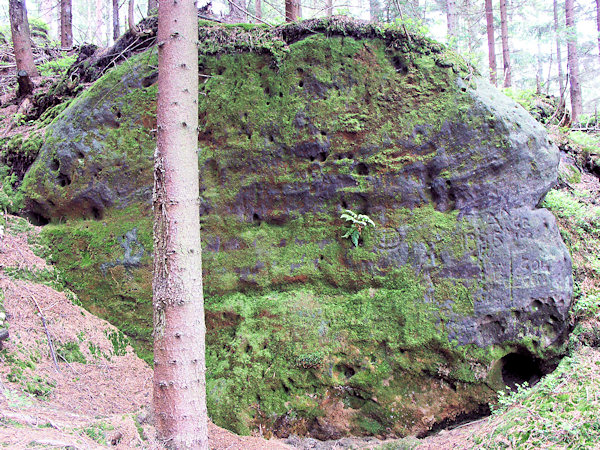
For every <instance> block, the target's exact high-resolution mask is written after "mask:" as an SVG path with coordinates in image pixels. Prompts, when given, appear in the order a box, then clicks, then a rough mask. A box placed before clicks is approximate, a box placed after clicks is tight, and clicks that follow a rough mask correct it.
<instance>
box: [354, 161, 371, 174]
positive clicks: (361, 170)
mask: <svg viewBox="0 0 600 450" xmlns="http://www.w3.org/2000/svg"><path fill="white" fill-rule="evenodd" d="M356 173H357V174H359V175H369V167H368V166H367V165H366V164H365V163H359V164H358V165H357V166H356Z"/></svg>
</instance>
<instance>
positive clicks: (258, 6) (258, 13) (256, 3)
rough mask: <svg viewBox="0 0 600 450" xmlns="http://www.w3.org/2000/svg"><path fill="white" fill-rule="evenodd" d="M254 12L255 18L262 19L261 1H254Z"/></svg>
mask: <svg viewBox="0 0 600 450" xmlns="http://www.w3.org/2000/svg"><path fill="white" fill-rule="evenodd" d="M254 12H255V14H256V17H258V18H259V19H262V2H261V0H254ZM257 22H258V21H257Z"/></svg>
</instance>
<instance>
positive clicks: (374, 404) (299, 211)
mask: <svg viewBox="0 0 600 450" xmlns="http://www.w3.org/2000/svg"><path fill="white" fill-rule="evenodd" d="M200 37H201V43H200V52H199V57H198V63H199V69H200V74H201V76H200V85H199V89H200V96H199V104H198V114H199V120H200V125H199V136H198V138H199V150H200V151H199V162H200V166H201V175H200V177H201V186H202V187H201V215H202V217H201V221H202V227H203V230H202V232H203V235H202V239H203V279H204V287H205V293H206V321H207V328H208V334H207V341H208V346H207V367H208V371H207V396H208V406H209V411H210V414H211V417H212V419H213V420H214V421H215V422H216V423H217V424H219V425H223V426H227V427H229V428H231V429H233V430H235V431H237V432H239V433H248V432H249V431H250V430H251V429H253V428H254V427H257V426H258V425H259V424H260V425H262V426H263V427H266V429H269V430H271V431H273V432H274V433H276V434H279V435H283V434H285V433H288V432H297V433H310V434H312V435H314V436H321V437H328V436H327V435H326V433H325V432H324V431H323V429H322V424H323V423H327V420H328V417H330V416H331V415H332V414H333V411H337V410H338V409H342V410H345V411H346V412H348V414H349V415H348V417H352V419H351V420H349V421H348V423H346V424H345V425H344V426H341V427H340V428H339V429H337V431H336V432H337V433H339V434H340V435H341V434H345V433H350V432H352V433H359V434H396V435H405V434H408V433H418V432H422V431H424V430H426V429H428V428H429V427H430V426H431V425H432V424H433V423H435V422H438V421H441V420H444V419H447V418H448V417H455V416H456V415H457V414H460V413H462V412H471V411H475V410H477V408H478V407H479V405H480V404H481V403H485V402H487V401H488V400H489V399H490V398H492V396H493V395H494V392H493V390H492V389H491V388H490V387H489V385H488V380H486V377H488V376H489V377H492V378H493V380H492V379H491V378H490V380H489V382H490V383H492V384H493V385H494V386H495V385H496V384H497V383H499V382H500V380H499V377H498V369H497V366H495V365H494V364H495V363H496V362H497V361H498V360H500V359H501V358H502V357H503V356H505V355H506V354H508V353H511V352H514V351H517V350H523V349H528V350H529V351H530V352H531V353H532V354H535V355H536V356H539V357H545V356H547V355H548V354H551V353H552V352H553V351H555V349H556V346H555V347H552V346H549V345H546V344H545V343H546V341H547V337H548V336H550V335H552V336H553V337H556V336H555V333H558V331H556V332H555V329H554V328H553V329H552V330H550V332H546V331H544V330H543V326H544V325H543V323H542V322H543V317H542V314H541V313H540V314H538V315H537V316H535V317H533V318H532V319H531V321H530V322H525V321H524V322H523V323H521V322H519V321H518V320H513V321H512V322H510V323H509V324H507V326H505V328H504V331H502V326H503V325H502V324H500V325H499V324H498V323H497V322H501V319H499V318H498V316H499V315H501V314H503V311H496V310H493V309H492V308H491V306H490V305H487V304H486V302H487V301H488V298H490V299H491V300H490V302H492V301H493V302H496V303H497V299H496V298H492V296H491V294H489V292H492V293H495V292H500V293H502V294H504V291H506V292H509V294H508V296H507V298H508V299H509V300H507V302H509V301H512V302H513V303H515V305H512V306H514V308H513V309H514V311H515V317H516V314H517V313H521V311H523V310H524V309H527V308H528V307H529V305H528V304H518V305H517V304H516V300H514V299H515V298H517V299H518V298H520V297H519V292H518V291H517V290H516V289H517V288H518V289H525V288H523V287H522V286H518V285H515V286H516V288H515V290H513V284H515V280H513V279H512V278H510V277H504V275H503V274H504V272H501V270H503V267H504V266H502V267H500V268H498V267H496V266H497V265H498V263H497V261H495V260H492V261H490V254H492V253H493V250H494V248H493V245H494V242H495V239H496V234H494V233H496V231H497V228H499V227H500V228H501V227H504V228H501V230H504V231H506V230H508V231H506V233H507V235H508V236H509V239H513V240H514V242H515V244H514V247H515V248H517V249H518V248H519V245H521V244H523V245H525V244H527V245H530V246H531V245H538V243H537V241H536V243H535V244H531V243H530V241H528V240H524V239H530V238H529V237H527V236H526V237H523V236H522V235H520V234H517V233H521V234H523V231H522V228H523V227H521V228H520V229H521V231H518V232H517V231H515V228H514V227H513V228H509V225H510V220H509V219H507V218H506V217H505V216H500V215H498V216H496V215H495V214H497V211H496V210H494V209H493V208H492V207H491V206H490V204H489V202H490V196H489V195H488V194H489V192H490V190H493V187H494V186H495V183H498V182H499V180H502V176H503V175H502V173H503V172H502V170H500V169H499V168H503V169H504V170H507V169H505V168H506V167H514V168H515V169H514V170H515V171H516V172H517V173H518V175H514V176H513V177H512V178H511V182H513V181H514V183H519V184H520V186H521V187H522V189H521V191H522V192H524V194H523V195H522V197H523V199H521V197H519V199H517V200H515V201H513V200H511V199H508V200H507V199H505V198H496V197H494V201H496V202H497V205H496V206H498V207H499V208H500V212H503V211H504V212H505V213H506V210H511V211H512V210H518V211H521V210H520V209H519V208H524V205H529V208H532V207H533V206H534V205H535V204H537V201H539V197H540V196H541V195H543V193H544V191H545V190H547V186H549V185H550V184H551V181H552V180H551V178H552V161H551V158H550V157H549V156H547V155H546V154H545V153H544V152H547V154H551V153H552V152H551V151H550V150H548V149H547V148H546V147H544V145H545V143H543V142H542V141H543V138H542V137H541V134H539V132H538V131H536V129H533V131H531V133H532V135H533V136H535V139H534V140H533V141H532V142H533V144H531V145H529V141H527V140H526V139H522V136H521V135H512V134H510V133H511V132H510V131H507V130H511V129H512V127H510V126H509V125H510V124H511V123H512V122H511V121H517V120H518V121H520V123H523V124H524V125H523V127H524V128H526V127H527V126H528V125H527V123H528V122H527V120H528V119H522V117H521V116H518V113H514V112H512V110H511V113H510V114H516V116H512V115H511V116H508V115H507V113H506V112H505V111H495V110H493V108H492V107H491V106H490V105H491V101H490V100H486V99H487V98H488V97H490V96H492V97H493V95H494V94H493V93H492V94H490V93H489V92H488V91H486V90H485V89H486V88H484V87H481V86H479V85H478V84H477V82H474V81H472V80H469V79H468V77H469V76H470V75H469V72H468V71H467V70H466V66H465V65H464V63H463V62H461V61H460V60H459V59H458V57H456V55H454V54H452V53H451V52H449V51H448V50H447V49H445V48H444V47H443V46H441V45H439V44H436V43H433V42H431V41H428V40H426V39H424V38H421V37H418V36H415V37H412V38H411V39H408V38H407V36H406V35H405V34H404V32H403V31H402V30H394V29H387V28H386V29H382V28H378V27H377V26H375V25H360V24H356V23H354V22H348V21H344V20H339V19H333V20H325V21H321V20H318V21H313V22H308V23H302V24H301V25H290V26H284V27H278V28H276V29H275V30H268V29H266V28H264V27H260V26H259V27H254V26H253V27H239V26H232V27H223V26H215V25H212V24H211V25H210V26H208V25H207V26H206V27H203V28H201V29H200ZM155 82H156V51H155V50H154V49H150V50H148V51H147V52H145V53H142V54H140V55H138V56H136V57H134V58H132V59H131V60H129V61H128V63H127V64H123V65H121V66H118V67H116V68H115V69H113V70H110V71H108V72H107V73H106V74H105V75H104V76H103V77H102V78H100V79H99V80H98V81H97V82H96V83H95V84H94V85H93V86H92V87H91V88H89V89H88V90H87V91H85V92H84V93H83V94H81V95H80V96H79V97H78V98H77V99H76V100H74V101H73V102H72V103H71V104H70V105H69V106H68V107H67V108H66V109H64V110H63V111H62V112H60V113H58V115H57V116H56V118H55V119H53V121H52V123H51V124H50V125H49V127H48V129H47V134H46V137H45V143H44V145H43V147H42V149H41V151H40V156H39V157H38V158H37V160H36V162H35V164H34V165H33V166H32V168H31V169H30V170H29V172H28V173H27V176H26V178H25V180H24V182H23V188H22V189H23V192H24V193H25V195H26V198H27V203H28V208H29V210H30V211H31V212H32V213H33V214H34V215H35V216H36V217H39V218H40V219H41V220H44V221H50V222H51V224H50V225H48V226H46V227H45V228H44V231H43V233H42V236H43V239H45V240H46V241H47V242H48V244H49V246H50V248H51V249H52V256H51V260H52V262H53V263H55V264H56V265H57V266H58V267H59V268H60V269H61V271H62V273H63V276H64V278H65V280H66V281H67V282H68V283H69V285H70V286H71V287H72V289H74V290H76V291H77V292H78V294H79V298H80V299H81V300H82V302H83V303H84V304H85V306H86V307H87V308H88V309H90V310H91V311H93V312H95V313H97V314H99V315H101V316H103V317H105V318H108V319H109V320H110V321H111V322H112V323H114V324H115V325H117V326H119V327H120V329H121V330H123V331H124V332H125V333H126V334H128V335H129V336H131V337H132V338H133V343H134V345H135V346H136V349H137V350H138V352H140V353H141V354H142V355H143V356H144V357H145V358H146V360H148V361H150V360H151V356H150V351H151V345H150V340H151V326H152V323H151V322H152V308H151V297H152V293H151V254H152V253H151V252H152V237H151V211H150V200H151V186H152V157H153V153H154V147H155V141H154V133H155V128H156V118H155V116H156V114H155V113H156V109H155V97H156V91H157V88H156V84H155ZM511 108H512V105H511ZM515 117H516V118H515ZM536 133H537V134H536ZM522 142H525V144H524V145H522ZM514 149H519V151H517V150H514ZM519 152H520V153H519ZM523 152H529V153H523ZM540 155H541V156H540ZM531 160H536V161H537V162H538V163H537V164H536V167H533V166H532V164H531V163H530V162H531ZM523 165H526V166H527V169H526V170H525V169H523V167H524V166H523ZM490 173H491V174H492V175H490ZM536 177H538V178H543V182H540V183H537V184H536V183H535V182H532V180H536V181H537V179H538V178H536ZM507 186H508V187H510V186H509V185H507ZM498 197H500V196H499V195H498ZM509 201H511V202H512V203H509ZM486 208H487V209H486ZM503 208H505V209H506V210H505V209H503ZM345 209H352V210H354V211H357V212H360V213H367V214H369V215H370V217H371V218H372V219H373V220H374V221H375V223H376V224H377V226H376V228H375V230H373V231H371V230H368V231H365V232H364V233H363V235H362V236H361V240H360V245H359V246H358V247H355V246H354V245H352V243H351V242H349V241H347V240H346V239H343V238H342V235H343V233H344V226H345V224H344V223H343V221H342V220H341V219H340V218H339V216H340V213H341V211H343V210H345ZM480 209H481V210H484V211H486V212H485V214H483V213H482V214H473V211H479V210H480ZM498 214H499V213H498ZM519 214H521V216H522V215H526V214H525V213H524V212H520V213H519ZM527 214H529V213H527ZM521 216H518V217H521ZM542 216H543V215H538V216H535V217H533V216H532V217H530V216H529V215H526V218H527V220H529V221H530V222H534V219H535V221H537V222H535V223H536V224H538V225H539V224H541V223H542V222H543V220H546V219H547V217H546V216H543V217H542ZM523 221H525V220H524V219H523ZM519 223H521V222H519ZM515 226H516V225H515ZM519 226H521V225H519ZM536 226H537V225H536ZM539 226H540V227H541V226H542V225H539ZM510 227H512V225H510ZM546 228H547V230H549V231H547V233H549V234H548V235H549V236H550V234H551V233H552V232H553V231H552V230H553V229H552V227H551V224H550V222H547V227H546ZM515 236H516V237H515ZM552 236H553V235H552ZM548 241H549V242H553V241H552V238H549V239H548ZM510 242H511V243H512V242H513V241H510ZM511 245H512V244H511ZM549 245H550V244H549ZM538 247H539V248H541V250H539V252H540V254H541V255H542V256H543V258H541V259H543V260H544V261H545V262H544V264H545V265H546V266H548V267H554V266H556V265H557V264H559V263H558V262H557V261H560V262H561V264H562V262H563V259H562V258H563V254H562V253H561V251H560V249H559V250H557V251H552V250H548V251H546V250H545V247H544V246H543V245H542V244H539V245H538ZM515 253H516V250H515ZM511 258H513V256H511V255H509V256H508V258H507V259H508V260H511V261H512V259H511ZM494 264H496V265H494ZM561 267H562V266H561ZM496 275H498V277H499V278H501V279H500V280H499V281H496V280H495V277H496ZM558 278H560V277H558ZM567 281H568V280H567ZM567 281H565V280H562V281H560V283H563V284H561V286H563V285H564V286H563V290H564V291H565V292H566V290H567V289H568V286H567V285H568V282H567ZM516 282H518V283H520V282H521V281H519V280H516ZM518 283H517V284H518ZM557 283H558V281H557ZM548 289H549V290H552V289H554V290H557V289H558V288H556V286H554V285H552V286H550V287H549V288H548ZM513 292H516V294H514V295H513V294H512V293H513ZM562 293H563V291H561V292H560V295H562ZM494 295H495V294H494ZM523 296H524V297H526V296H527V295H526V294H523ZM557 297H558V296H557ZM566 303H568V302H566ZM566 303H565V304H566ZM494 307H495V306H494ZM544 307H545V306H544ZM553 307H554V306H553V305H549V306H547V308H550V309H548V311H550V312H548V314H550V313H554V312H555V311H554V310H552V309H551V308H553ZM486 308H487V309H489V311H487V310H486ZM544 311H545V310H544ZM556 314H557V315H558V316H560V314H562V312H560V311H558V312H556ZM560 317H562V316H560ZM560 317H559V320H558V321H557V327H559V326H560V323H561V322H560V320H561V318H560ZM485 327H487V328H485ZM497 329H498V330H501V331H500V332H501V333H505V334H503V335H500V338H498V339H497V336H495V335H494V332H495V331H496V330H497ZM481 330H483V331H481ZM558 340H560V339H558V338H557V341H558ZM492 367H495V368H496V369H492ZM494 383H495V384H494ZM336 408H337V409H336ZM263 429H264V428H263ZM323 433H325V435H324V434H323ZM329 437H330V436H329Z"/></svg>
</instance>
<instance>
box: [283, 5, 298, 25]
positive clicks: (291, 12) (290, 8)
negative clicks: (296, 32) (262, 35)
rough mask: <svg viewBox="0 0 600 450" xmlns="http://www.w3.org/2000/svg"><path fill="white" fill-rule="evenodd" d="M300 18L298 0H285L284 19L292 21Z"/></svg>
mask: <svg viewBox="0 0 600 450" xmlns="http://www.w3.org/2000/svg"><path fill="white" fill-rule="evenodd" d="M299 18H300V0H285V21H286V22H294V21H296V20H298V19H299Z"/></svg>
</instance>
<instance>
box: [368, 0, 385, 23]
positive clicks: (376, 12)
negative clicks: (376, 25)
mask: <svg viewBox="0 0 600 450" xmlns="http://www.w3.org/2000/svg"><path fill="white" fill-rule="evenodd" d="M369 14H370V17H371V22H380V21H381V20H382V19H383V12H382V10H381V3H379V0H369Z"/></svg>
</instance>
